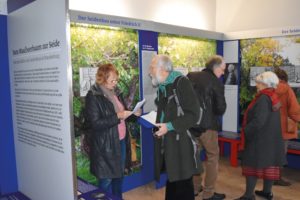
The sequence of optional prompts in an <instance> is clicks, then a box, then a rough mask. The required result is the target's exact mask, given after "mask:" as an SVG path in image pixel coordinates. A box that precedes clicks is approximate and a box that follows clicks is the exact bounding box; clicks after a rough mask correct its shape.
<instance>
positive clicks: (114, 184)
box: [98, 138, 126, 198]
mask: <svg viewBox="0 0 300 200" xmlns="http://www.w3.org/2000/svg"><path fill="white" fill-rule="evenodd" d="M120 146H121V159H122V169H123V171H124V169H125V159H126V143H125V138H124V139H122V140H120ZM98 181H99V187H100V188H101V189H102V190H104V191H105V192H109V190H110V188H111V191H112V194H114V195H116V196H118V197H120V198H122V184H123V177H121V178H102V179H99V180H98Z"/></svg>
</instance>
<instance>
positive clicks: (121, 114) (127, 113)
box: [117, 110, 132, 120]
mask: <svg viewBox="0 0 300 200" xmlns="http://www.w3.org/2000/svg"><path fill="white" fill-rule="evenodd" d="M131 114H132V113H131V111H129V110H124V111H121V112H118V113H117V115H118V118H119V119H121V120H125V119H126V118H127V117H129V116H130V115H131Z"/></svg>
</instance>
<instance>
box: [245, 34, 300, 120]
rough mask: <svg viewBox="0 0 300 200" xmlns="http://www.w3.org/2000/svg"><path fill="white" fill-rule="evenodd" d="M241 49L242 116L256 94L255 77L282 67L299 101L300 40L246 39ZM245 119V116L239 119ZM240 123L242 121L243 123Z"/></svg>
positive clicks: (285, 38)
mask: <svg viewBox="0 0 300 200" xmlns="http://www.w3.org/2000/svg"><path fill="white" fill-rule="evenodd" d="M240 46H241V57H242V61H241V87H240V107H241V114H243V112H244V111H245V109H246V108H247V106H248V104H249V103H250V101H251V100H252V99H253V97H254V95H255V94H256V89H255V77H256V76H257V75H258V74H260V73H262V72H264V71H273V70H274V68H276V67H280V68H281V69H283V70H285V71H286V72H287V74H288V83H289V85H290V86H291V87H292V88H293V89H294V91H295V94H296V96H297V98H298V101H299V100H300V88H299V86H300V37H299V36H285V37H270V38H259V39H245V40H241V41H240ZM240 117H241V118H242V115H241V116H240ZM240 121H241V120H240Z"/></svg>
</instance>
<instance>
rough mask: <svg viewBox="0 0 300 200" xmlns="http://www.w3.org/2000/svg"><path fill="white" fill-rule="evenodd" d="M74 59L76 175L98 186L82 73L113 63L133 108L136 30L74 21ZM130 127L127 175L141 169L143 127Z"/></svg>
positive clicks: (136, 88) (136, 89) (136, 81)
mask: <svg viewBox="0 0 300 200" xmlns="http://www.w3.org/2000/svg"><path fill="white" fill-rule="evenodd" d="M71 58H72V68H73V92H74V96H73V114H74V131H75V150H76V166H77V176H79V177H80V178H82V179H84V180H86V181H88V182H89V183H92V184H95V185H96V184H97V183H96V178H95V177H94V176H93V175H91V174H90V172H89V159H88V156H87V155H86V154H85V151H84V149H85V148H86V147H85V143H84V142H83V141H84V140H83V136H84V131H83V130H82V125H83V121H84V116H83V111H84V105H85V104H84V102H85V96H80V88H81V87H82V86H81V83H80V78H79V77H80V74H79V72H80V69H82V68H95V67H96V65H97V64H105V63H112V64H114V65H115V66H116V67H117V70H118V72H119V82H118V88H119V90H120V91H121V92H122V93H123V96H124V97H125V103H126V105H127V107H128V108H129V109H132V108H133V106H134V105H135V104H136V102H137V101H138V100H139V98H140V94H139V67H138V35H137V31H134V30H130V29H122V28H114V27H107V26H99V25H87V24H75V23H72V24H71ZM91 71H93V70H91ZM94 71H95V70H94ZM91 84H93V83H91ZM128 129H129V134H130V137H131V152H132V156H131V159H132V167H131V169H130V170H129V171H127V172H126V175H128V174H130V173H134V172H136V171H139V168H140V165H141V147H140V127H139V125H137V124H133V123H132V124H129V127H128Z"/></svg>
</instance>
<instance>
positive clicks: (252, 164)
mask: <svg viewBox="0 0 300 200" xmlns="http://www.w3.org/2000/svg"><path fill="white" fill-rule="evenodd" d="M255 81H256V88H257V94H256V96H255V98H254V99H253V100H252V102H251V103H250V104H249V106H248V108H247V110H246V112H245V113H244V120H243V127H242V149H243V153H242V173H243V175H244V176H245V177H246V191H245V193H244V195H243V196H242V197H240V198H238V199H237V200H253V199H255V196H254V189H255V186H256V182H257V179H258V178H262V179H263V180H264V184H263V190H262V191H255V194H256V195H258V196H261V197H264V198H265V199H272V198H273V194H272V185H273V181H274V180H278V179H279V176H280V175H279V174H280V173H279V168H280V166H282V165H283V164H284V162H285V157H284V147H283V139H282V135H281V125H280V112H279V110H280V106H281V103H280V101H279V99H278V97H277V95H276V93H275V88H276V87H277V84H278V82H279V80H278V77H277V76H276V74H274V73H273V72H264V73H262V74H260V75H258V76H257V77H256V80H255Z"/></svg>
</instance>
